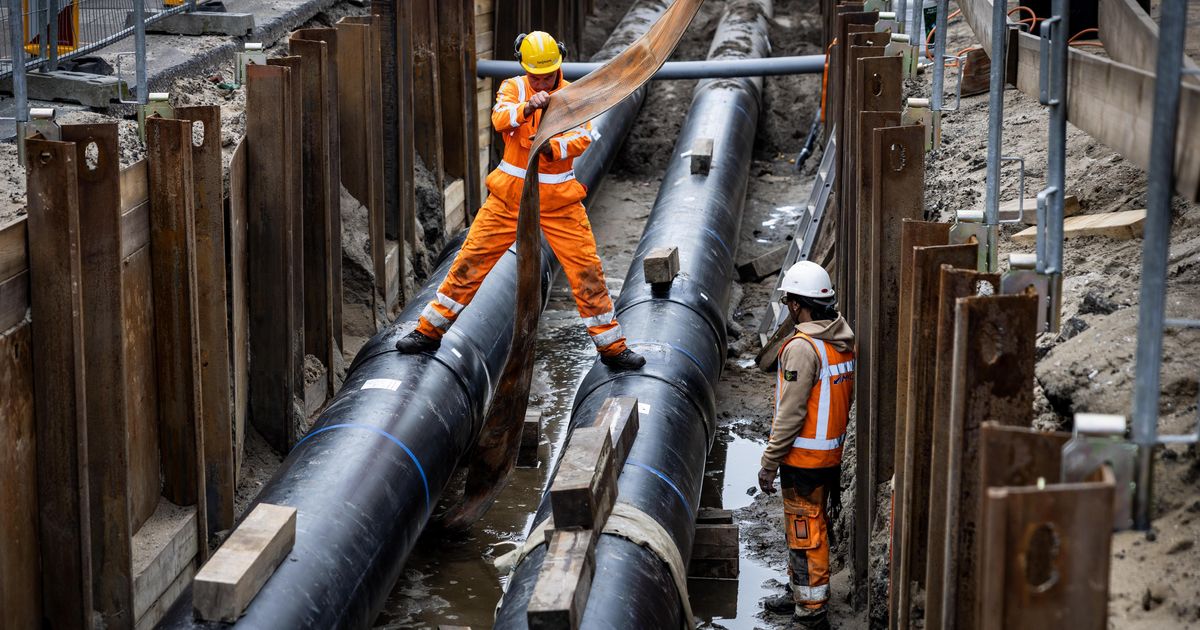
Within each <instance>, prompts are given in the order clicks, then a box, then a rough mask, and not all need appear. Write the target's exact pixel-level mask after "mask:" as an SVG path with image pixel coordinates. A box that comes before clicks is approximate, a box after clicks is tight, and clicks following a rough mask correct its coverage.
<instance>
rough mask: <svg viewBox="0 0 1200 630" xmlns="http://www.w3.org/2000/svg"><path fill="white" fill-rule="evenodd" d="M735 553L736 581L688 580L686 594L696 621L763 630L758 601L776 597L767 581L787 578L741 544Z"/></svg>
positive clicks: (734, 629)
mask: <svg viewBox="0 0 1200 630" xmlns="http://www.w3.org/2000/svg"><path fill="white" fill-rule="evenodd" d="M739 554H740V555H741V560H740V561H739V563H738V579H736V580H698V579H689V580H688V595H690V596H691V600H692V612H693V613H694V614H695V615H696V618H697V620H703V621H707V622H709V623H711V624H712V627H720V628H729V629H730V630H754V629H755V628H761V627H763V621H762V620H761V619H759V618H758V615H759V613H760V612H762V605H761V604H760V603H759V602H761V601H762V599H763V598H764V597H768V596H771V595H777V594H779V592H780V591H779V590H778V589H777V588H773V587H772V586H770V585H771V584H773V582H771V580H781V579H787V578H781V577H780V572H779V571H778V570H775V569H771V568H770V567H768V566H767V565H766V564H765V563H763V562H761V561H760V560H757V559H755V558H752V557H750V554H749V553H748V552H747V550H746V546H745V545H744V544H743V545H741V546H740V548H739Z"/></svg>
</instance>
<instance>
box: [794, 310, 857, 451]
mask: <svg viewBox="0 0 1200 630" xmlns="http://www.w3.org/2000/svg"><path fill="white" fill-rule="evenodd" d="M798 339H803V340H805V341H807V342H808V343H809V344H811V345H812V347H813V350H814V351H815V352H816V353H817V357H818V358H820V359H821V368H820V372H818V374H817V382H815V383H813V387H812V391H811V392H809V394H808V412H807V413H806V414H805V416H804V427H803V428H802V429H801V430H800V435H798V436H796V440H795V441H794V442H792V450H791V451H789V452H788V454H787V457H785V458H784V459H783V463H784V465H787V466H793V467H795V468H828V467H830V466H837V465H838V464H840V463H841V462H842V444H843V443H844V442H845V441H846V423H847V422H849V421H850V401H851V399H852V397H853V395H854V351H849V352H839V351H838V350H836V349H835V348H834V347H833V344H830V343H826V342H824V341H822V340H820V339H813V338H812V337H810V336H808V335H806V334H804V333H802V332H797V333H796V334H795V336H793V337H792V338H791V339H790V340H788V342H787V343H785V344H783V348H780V350H779V358H780V366H779V371H778V377H777V378H778V379H779V382H778V384H777V385H776V389H775V413H776V415H777V416H778V414H779V392H780V389H781V388H782V386H783V351H784V349H786V348H787V347H788V345H790V344H791V343H792V342H794V341H796V340H798Z"/></svg>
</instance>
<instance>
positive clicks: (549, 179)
mask: <svg viewBox="0 0 1200 630" xmlns="http://www.w3.org/2000/svg"><path fill="white" fill-rule="evenodd" d="M497 168H499V169H500V170H501V171H502V172H504V173H508V174H509V175H512V176H513V177H520V178H521V179H525V169H523V168H521V167H520V166H517V165H515V164H510V163H509V162H500V166H499V167H497ZM573 179H575V171H574V169H572V170H569V171H567V172H566V173H538V183H540V184H562V183H566V182H569V181H571V180H573Z"/></svg>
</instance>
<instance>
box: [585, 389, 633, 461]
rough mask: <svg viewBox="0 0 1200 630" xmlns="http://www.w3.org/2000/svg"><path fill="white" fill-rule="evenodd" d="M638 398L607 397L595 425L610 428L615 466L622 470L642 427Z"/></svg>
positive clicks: (609, 435) (609, 434)
mask: <svg viewBox="0 0 1200 630" xmlns="http://www.w3.org/2000/svg"><path fill="white" fill-rule="evenodd" d="M640 422H641V421H640V419H639V417H638V402H637V398H634V397H632V396H622V397H619V398H606V399H605V400H604V403H603V404H602V405H600V411H598V412H596V423H595V425H594V426H598V427H605V428H607V429H608V437H609V441H610V442H612V448H613V462H614V467H615V468H616V469H617V470H620V469H621V467H623V466H624V465H625V460H626V459H628V457H629V451H631V450H633V442H634V440H636V439H637V433H638V428H639V427H640Z"/></svg>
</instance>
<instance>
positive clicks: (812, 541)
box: [779, 466, 838, 612]
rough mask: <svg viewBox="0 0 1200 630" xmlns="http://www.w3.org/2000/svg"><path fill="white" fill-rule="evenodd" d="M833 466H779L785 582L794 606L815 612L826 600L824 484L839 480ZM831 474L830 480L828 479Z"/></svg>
mask: <svg viewBox="0 0 1200 630" xmlns="http://www.w3.org/2000/svg"><path fill="white" fill-rule="evenodd" d="M833 470H837V469H836V468H817V469H809V468H794V467H792V466H780V467H779V485H780V486H781V487H782V489H783V515H784V519H783V521H784V527H785V528H786V531H787V543H788V582H789V583H790V584H791V587H792V597H793V599H794V600H795V602H796V605H797V606H801V607H803V608H807V609H808V610H811V611H814V612H815V611H818V610H820V609H822V608H824V607H825V604H826V603H827V602H828V601H829V531H828V525H827V522H826V516H825V498H826V496H827V495H828V492H827V490H826V485H827V484H828V483H830V482H831V481H832V483H838V480H837V476H836V474H831V472H830V471H833ZM831 477H832V479H831Z"/></svg>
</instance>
